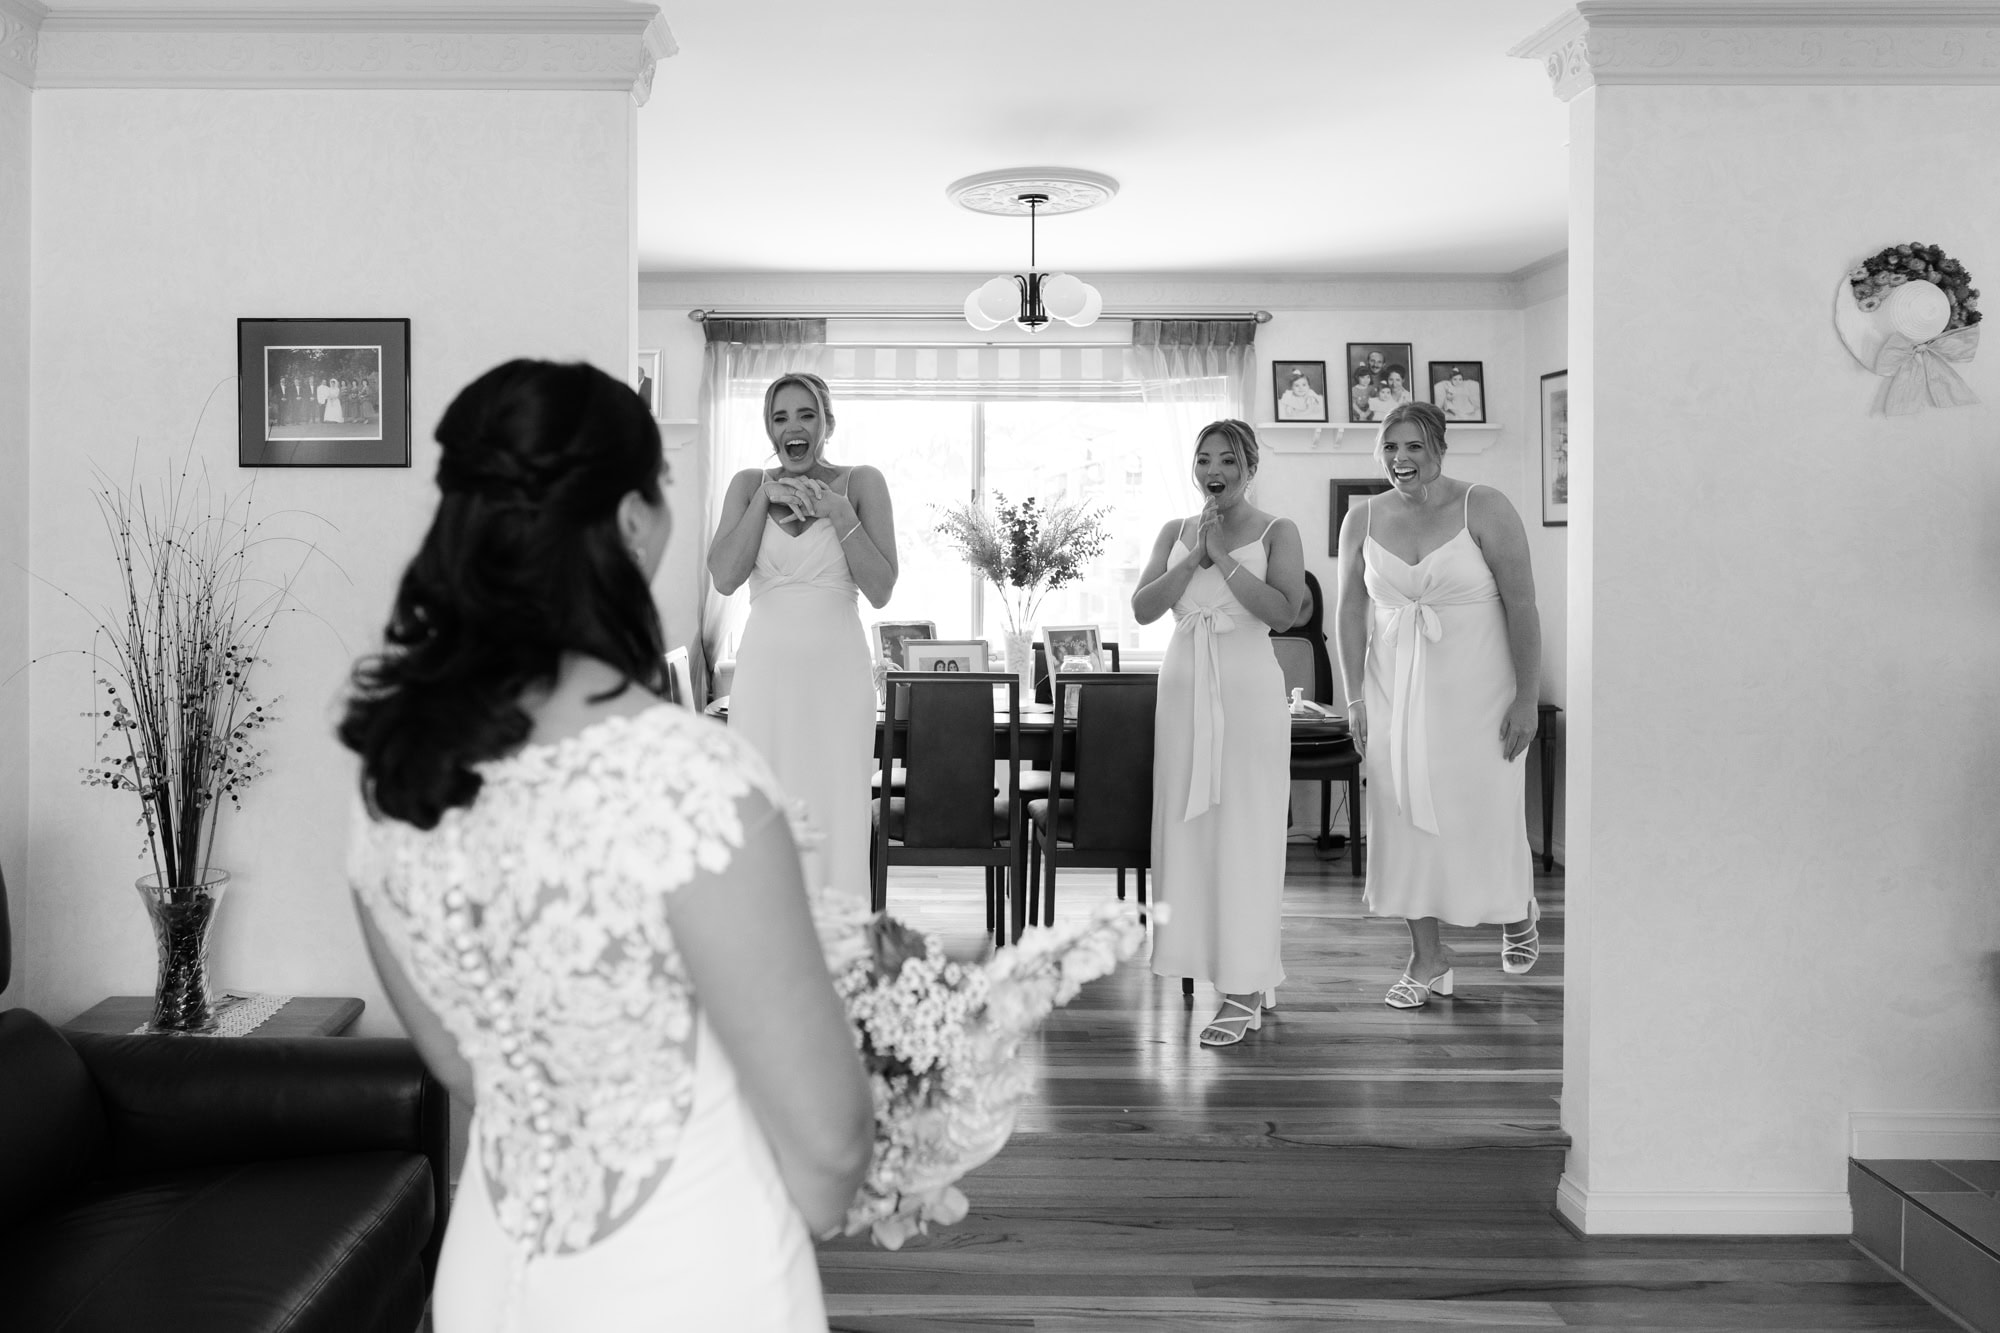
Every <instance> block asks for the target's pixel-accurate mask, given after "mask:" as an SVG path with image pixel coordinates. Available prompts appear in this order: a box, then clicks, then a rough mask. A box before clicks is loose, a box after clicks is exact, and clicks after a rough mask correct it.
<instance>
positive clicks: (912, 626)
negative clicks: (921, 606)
mask: <svg viewBox="0 0 2000 1333" xmlns="http://www.w3.org/2000/svg"><path fill="white" fill-rule="evenodd" d="M873 632H874V638H875V660H876V661H878V662H887V663H888V664H889V665H890V666H891V667H893V668H894V669H895V670H897V671H907V670H909V669H910V659H909V655H908V652H907V647H906V645H908V644H909V642H910V640H912V639H935V638H937V622H936V621H935V620H878V621H876V622H875V627H874V631H873Z"/></svg>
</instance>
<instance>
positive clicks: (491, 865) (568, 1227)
mask: <svg viewBox="0 0 2000 1333" xmlns="http://www.w3.org/2000/svg"><path fill="white" fill-rule="evenodd" d="M480 772H481V775H482V777H483V778H484V785H483V786H482V787H481V789H480V793H479V798H478V799H477V800H476V801H475V802H474V803H473V805H472V806H471V807H469V808H459V809H455V810H452V811H450V812H448V813H447V814H446V815H445V817H444V818H443V819H442V820H441V821H440V822H439V823H438V826H437V827H436V828H435V829H433V830H431V831H429V832H424V831H422V830H419V829H416V828H413V827H411V826H410V825H408V824H403V823H399V822H395V821H388V820H383V821H376V820H371V819H369V818H368V817H367V815H366V814H365V813H364V814H360V815H358V816H357V826H356V829H355V834H354V838H353V841H352V845H351V849H350V859H349V875H350V878H351V879H352V881H353V883H354V886H355V889H356V892H357V893H358V894H359V895H360V897H361V899H362V901H363V902H364V903H365V904H366V905H367V907H368V909H369V912H370V914H371V915H372V916H373V917H374V919H375V922H376V924H377V926H378V927H379V928H380V929H381V931H382V932H383V935H384V937H385V938H386V939H387V941H388V943H389V946H390V948H391V949H392V950H393V951H394V953H395V955H396V957H397V959H398V961H399V962H400V963H401V964H402V966H403V969H404V971H405V972H406V973H407V974H408V976H409V978H410V981H411V983H412V984H413V985H414V986H415V987H416V988H417V990H418V991H419V993H420V994H421V995H422V996H423V999H424V1002H425V1003H426V1004H428V1005H429V1006H430V1007H431V1008H432V1009H433V1010H434V1011H435V1012H436V1013H437V1014H438V1016H439V1018H440V1019H441V1021H442V1022H443V1023H444V1025H445V1027H446V1028H447V1030H449V1031H450V1033H451V1035H452V1036H453V1038H454V1039H456V1041H457V1042H458V1046H459V1050H460V1052H461V1053H462V1054H463V1055H464V1056H465V1058H466V1059H467V1061H468V1062H469V1063H470V1064H471V1065H472V1069H473V1074H474V1078H475V1082H476V1086H477V1094H478V1101H479V1114H478V1117H477V1120H476V1122H475V1123H476V1124H477V1125H478V1126H479V1131H480V1132H479V1135H478V1142H477V1143H475V1144H474V1145H473V1147H474V1151H475V1152H476V1154H477V1156H478V1159H479V1162H480V1165H481V1167H482V1168H483V1170H484V1173H485V1179H486V1182H487V1187H488V1190H489V1192H490V1194H491V1196H492V1198H493V1203H494V1211H495V1213H496V1215H497V1217H498V1219H499V1222H500V1225H501V1227H502V1229H503V1230H504V1231H505V1232H506V1233H507V1234H508V1236H510V1237H511V1238H513V1239H514V1240H515V1241H516V1242H517V1243H518V1244H520V1245H521V1246H522V1247H523V1249H524V1250H526V1251H527V1252H529V1253H530V1254H565V1253H572V1252H575V1251H578V1250H582V1249H585V1248H587V1247H589V1246H590V1245H592V1244H594V1243H596V1242H597V1241H599V1240H602V1239H603V1238H604V1237H606V1236H608V1235H610V1234H611V1233H612V1232H613V1231H615V1230H617V1229H618V1227H619V1225H620V1224H621V1223H622V1222H623V1221H624V1220H625V1219H627V1218H628V1217H630V1216H631V1215H632V1213H633V1212H634V1211H635V1210H636V1209H637V1208H638V1206H639V1205H640V1204H641V1203H643V1202H645V1200H646V1198H647V1197H648V1196H649V1195H651V1193H652V1191H653V1189H654V1188H655V1187H656V1186H657V1185H658V1184H659V1182H660V1181H661V1180H662V1179H663V1178H664V1177H665V1175H666V1172H667V1169H668V1168H669V1167H670V1166H671V1165H672V1163H673V1159H674V1154H675V1151H676V1149H677V1147H678V1144H679V1140H680V1135H681V1132H682V1130H683V1128H684V1127H685V1125H686V1122H687V1117H688V1113H689V1110H690V1108H691V1106H692V1103H693V1100H694V1059H695V1050H694V1035H695V1029H696V1024H695V1015H696V1010H695V1003H694V997H693V994H692V992H691V991H690V989H689V986H688V982H687V978H686V975H685V973H684V972H683V970H682V966H681V959H680V954H679V952H678V951H677V949H676V948H675V945H674V940H673V936H672V933H671V932H670V930H669V929H668V925H667V917H666V912H665V907H664V901H663V899H664V897H665V895H666V894H668V893H671V892H673V891H674V890H675V889H678V888H680V887H681V886H682V885H684V884H686V883H687V882H688V881H689V880H690V879H692V878H693V877H694V876H695V874H696V873H697V872H698V871H707V872H710V873H714V872H719V871H721V870H723V869H724V868H725V867H727V866H728V864H729V862H730V860H731V858H732V857H733V856H734V854H735V851H736V849H738V848H740V847H741V846H742V845H743V840H744V836H745V832H746V830H745V828H744V825H743V821H742V812H741V802H742V801H743V799H744V798H745V797H747V796H750V795H752V794H753V793H756V794H761V795H763V796H764V797H765V798H766V799H767V800H769V801H770V802H771V803H772V804H773V805H776V806H778V807H779V808H781V809H782V807H783V798H782V797H781V796H780V795H779V793H778V791H777V788H776V785H775V783H774V782H773V781H772V779H771V777H770V775H769V773H768V771H767V770H766V769H765V767H764V765H763V762H762V761H761V760H760V759H758V758H757V757H756V755H755V754H754V753H752V752H751V751H750V750H749V749H748V747H747V746H744V745H743V744H742V743H741V742H740V741H738V740H736V739H734V738H732V737H731V736H730V735H729V734H728V733H727V732H726V731H725V730H723V729H722V728H721V727H719V726H717V725H715V724H714V723H712V722H709V721H707V720H705V719H702V718H699V717H697V716H695V715H693V714H690V713H688V712H686V711H685V710H683V709H679V708H675V707H672V706H667V705H663V706H661V707H657V708H652V709H648V710H647V711H646V712H644V713H641V714H638V715H636V716H634V717H630V718H611V719H607V720H605V721H603V722H599V723H597V724H595V725H593V726H591V727H590V728H588V729H586V730H585V731H583V732H582V733H580V734H578V735H576V736H574V737H571V738H569V739H567V740H564V741H561V742H559V743H556V744H553V745H538V746H530V747H529V748H527V749H525V750H523V751H521V752H520V753H518V754H516V755H514V756H511V757H509V758H507V759H503V760H498V761H495V762H493V763H490V764H486V765H483V766H482V767H481V769H480Z"/></svg>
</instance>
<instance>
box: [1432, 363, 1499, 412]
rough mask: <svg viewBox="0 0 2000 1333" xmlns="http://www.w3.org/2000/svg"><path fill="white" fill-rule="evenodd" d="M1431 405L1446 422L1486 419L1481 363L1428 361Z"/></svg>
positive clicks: (1483, 373) (1483, 369)
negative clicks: (1429, 365)
mask: <svg viewBox="0 0 2000 1333" xmlns="http://www.w3.org/2000/svg"><path fill="white" fill-rule="evenodd" d="M1431 405H1432V406H1434V407H1436V408H1437V410H1438V411H1440V412H1442V413H1444V419H1445V420H1446V421H1474V422H1477V421H1484V420H1486V366H1485V363H1484V362H1480V361H1433V362H1431Z"/></svg>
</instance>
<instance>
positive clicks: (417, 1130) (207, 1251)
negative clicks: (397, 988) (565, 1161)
mask: <svg viewBox="0 0 2000 1333" xmlns="http://www.w3.org/2000/svg"><path fill="white" fill-rule="evenodd" d="M5 921H6V886H5V884H4V883H0V987H4V986H5V985H6V983H7V978H8V974H9V971H10V964H11V961H12V960H11V958H10V957H9V952H8V948H7V940H6V937H5V929H4V926H5ZM449 1133H450V1131H449V1117H448V1111H447V1102H446V1094H445V1091H444V1088H443V1087H442V1086H441V1085H440V1084H439V1083H438V1082H437V1081H436V1080H435V1079H433V1078H431V1077H430V1075H429V1074H428V1073H427V1072H426V1071H425V1069H424V1067H423V1064H422V1063H421V1062H420V1061H419V1060H418V1058H417V1054H416V1051H415V1049H414V1048H413V1047H412V1046H411V1045H410V1043H409V1042H407V1041H402V1040H389V1039H370V1038H355V1037H323V1038H286V1039H271V1038H257V1037H246V1038H238V1039H212V1038H200V1037H186V1038H174V1037H129V1036H128V1037H105V1036H94V1035H88V1034H80V1033H64V1032H61V1031H58V1030H57V1029H56V1028H54V1027H51V1026H50V1025H49V1024H48V1023H46V1022H44V1021H43V1020H42V1019H41V1018H39V1017H37V1016H36V1015H34V1014H32V1013H30V1012H28V1011H27V1010H25V1009H10V1010H7V1011H5V1012H0V1329H4V1330H6V1333H261V1331H264V1330H269V1331H271V1333H276V1331H277V1330H285V1333H322V1331H323V1333H374V1331H375V1330H381V1331H382V1333H390V1331H391V1330H393V1331H394V1333H411V1330H414V1329H416V1328H417V1327H418V1326H419V1324H420V1323H421V1322H422V1319H423V1311H424V1304H425V1301H426V1300H427V1298H428V1296H429V1293H430V1287H431V1279H432V1276H433V1274H434V1272H435V1270H436V1264H437V1254H438V1249H439V1246H440V1244H441V1242H442V1239H443V1233H444V1218H445V1213H446V1208H447V1204H448V1196H447V1191H448V1188H449V1184H448V1182H449V1175H448V1169H449V1168H448V1151H449Z"/></svg>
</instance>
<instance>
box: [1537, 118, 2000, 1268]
mask: <svg viewBox="0 0 2000 1333" xmlns="http://www.w3.org/2000/svg"><path fill="white" fill-rule="evenodd" d="M1572 107H1573V122H1572V125H1573V130H1572V141H1571V142H1572V151H1573V152H1574V153H1576V154H1578V155H1579V158H1580V166H1579V170H1580V172H1587V173H1588V174H1589V175H1590V177H1591V180H1590V181H1589V183H1588V188H1586V189H1584V190H1581V191H1579V192H1578V196H1577V198H1576V200H1575V204H1576V206H1577V207H1578V209H1579V210H1580V214H1579V219H1578V223H1577V226H1576V227H1575V228H1574V229H1573V235H1572V251H1571V283H1572V296H1573V298H1574V300H1575V301H1576V305H1574V306H1573V307H1572V321H1571V329H1570V334H1571V340H1572V345H1573V347H1574V348H1576V349H1578V352H1579V355H1578V359H1577V361H1575V362H1573V363H1572V365H1571V367H1570V369H1571V372H1572V377H1573V378H1572V387H1573V389H1574V388H1575V387H1576V385H1577V378H1576V377H1578V376H1584V377H1588V380H1587V382H1586V385H1585V392H1584V393H1583V394H1582V395H1581V396H1575V395H1573V398H1572V409H1573V413H1574V415H1573V417H1572V420H1573V423H1574V424H1575V426H1576V439H1577V445H1578V446H1579V447H1578V453H1579V454H1580V455H1581V458H1580V464H1579V469H1578V475H1577V478H1576V482H1577V499H1576V500H1573V501H1572V506H1571V513H1572V527H1571V528H1570V533H1569V540H1570V542H1571V543H1572V547H1573V555H1572V563H1571V573H1572V578H1573V579H1575V580H1576V582H1575V583H1574V584H1573V586H1572V588H1571V602H1572V615H1571V617H1570V625H1571V630H1572V633H1573V635H1574V637H1573V639H1572V643H1571V653H1570V662H1571V672H1570V677H1569V680H1568V691H1569V698H1570V703H1571V716H1572V718H1573V719H1575V720H1576V722H1577V725H1576V726H1574V727H1573V728H1572V730H1571V735H1570V760H1571V769H1570V773H1571V779H1572V787H1571V789H1572V792H1573V793H1575V794H1577V795H1575V796H1573V798H1572V802H1571V808H1570V816H1571V825H1570V829H1569V846H1570V850H1571V852H1572V854H1573V857H1572V860H1571V863H1570V883H1571V900H1572V903H1573V905H1579V906H1582V907H1583V909H1584V912H1583V915H1584V917H1585V918H1586V919H1585V921H1584V922H1583V923H1581V924H1582V927H1583V928H1582V929H1581V930H1579V921H1578V916H1577V914H1576V913H1575V912H1573V913H1572V917H1571V933H1570V937H1569V968H1568V989H1567V1001H1566V1011H1567V1012H1568V1013H1569V1014H1570V1015H1572V1016H1577V1015H1587V1016H1588V1018H1587V1022H1584V1023H1577V1022H1576V1020H1575V1018H1574V1017H1573V1018H1572V1029H1571V1032H1570V1033H1569V1034H1568V1036H1569V1040H1568V1042H1567V1046H1566V1052H1565V1055H1566V1060H1565V1063H1566V1074H1565V1110H1566V1115H1567V1122H1568V1123H1569V1125H1570V1128H1571V1131H1572V1134H1573V1135H1574V1136H1575V1140H1576V1143H1575V1148H1574V1149H1573V1151H1572V1152H1571V1155H1570V1163H1569V1170H1568V1173H1567V1176H1566V1179H1565V1184H1564V1199H1563V1204H1564V1207H1565V1209H1566V1211H1569V1212H1570V1213H1571V1215H1572V1216H1574V1217H1578V1218H1579V1219H1580V1220H1582V1221H1583V1222H1584V1223H1585V1225H1586V1226H1588V1227H1589V1228H1590V1229H1591V1230H1597V1231H1606V1230H1649V1231H1668V1230H1703V1231H1717V1230H1743V1231H1757V1230H1772V1231H1801V1230H1827V1231H1841V1230H1844V1229H1845V1226H1846V1208H1845V1198H1844V1164H1843V1160H1842V1159H1843V1158H1844V1157H1845V1156H1846V1155H1847V1151H1848V1143H1849V1141H1848V1134H1847V1130H1848V1121H1847V1117H1848V1115H1849V1114H1850V1113H1851V1112H1855V1111H1882V1112H1897V1113H1924V1112H1967V1113H1975V1114H1984V1115H1985V1116H1987V1117H1988V1118H1989V1121H1990V1122H1992V1123H2000V1117H1996V1116H1995V1112H1996V1111H2000V894H1996V892H1995V888H1994V867H1995V865H1996V864H2000V820H1996V819H1995V818H1994V803H1995V797H1996V794H2000V687H1996V681H2000V450H1996V448H1995V441H1996V437H2000V407H1996V406H1995V404H1996V403H2000V356H1996V353H1995V351H1994V350H1993V349H1991V348H1988V349H1986V351H1985V352H1984V354H1983V355H1982V356H1981V357H1980V358H1979V359H1978V360H1976V361H1975V362H1973V363H1972V364H1971V365H1970V366H1969V367H1968V368H1967V374H1966V378H1967V380H1968V382H1969V383H1970V384H1971V385H1972V386H1973V388H1974V389H1975V390H1976V391H1977V392H1978V393H1979V394H1980V396H1981V397H1982V398H1983V399H1984V400H1985V403H1984V404H1983V405H1981V406H1977V407H1971V408H1959V409H1953V410H1945V411H1940V410H1926V411H1924V412H1922V413H1920V414H1918V415H1916V416H1910V417H1900V418H1893V419H1884V418H1882V417H1879V416H1873V415H1871V414H1870V404H1871V401H1872V398H1873V395H1874V393H1875V391H1876V388H1877V385H1878V383H1879V381H1877V380H1876V379H1875V378H1874V377H1873V376H1871V375H1870V374H1868V373H1867V372H1865V371H1864V370H1862V369H1861V368H1860V367H1859V366H1857V365H1856V364H1855V363H1854V362H1853V360H1852V359H1851V358H1850V357H1849V355H1848V354H1847V352H1846V351H1845V350H1844V349H1843V347H1842V346H1841V344H1840V342H1839V341H1838V340H1837V339H1836V337H1835V335H1834V331H1833V329H1832V327H1831V321H1830V319H1829V304H1830V302H1831V301H1832V299H1833V293H1834V289H1835V283H1836V282H1837V281H1838V280H1839V279H1840V277H1841V275H1842V274H1843V272H1844V271H1845V270H1847V269H1848V268H1849V267H1850V266H1851V265H1853V264H1854V263H1856V262H1857V261H1858V260H1859V259H1861V258H1862V257H1864V256H1865V255H1867V254H1869V253H1871V252H1873V251H1874V250H1876V249H1877V248H1879V247H1881V246H1883V245H1885V244H1892V243H1895V242H1899V241H1905V240H1923V241H1934V242H1936V243H1938V244H1940V245H1942V246H1944V248H1945V249H1946V250H1947V251H1948V252H1950V253H1952V254H1954V255H1956V256H1957V257H1958V258H1960V259H1961V260H1963V261H1964V262H1965V263H1966V265H1967V266H1968V267H1969V268H1970V269H1971V270H1972V271H1973V273H1974V274H1975V276H1976V277H1978V278H1984V279H1985V282H1986V284H1987V285H1989V286H1990V284H1991V283H1992V282H1993V281H1994V278H1995V275H1996V273H2000V235H1997V234H1996V232H1995V229H1994V227H1993V222H1992V219H1993V217H1994V215H1995V213H1996V211H2000V182H1997V181H1996V180H1995V178H1994V176H1993V173H1992V172H1991V171H1990V170H1989V169H1988V168H1989V167H1990V165H1991V160H1992V145H1993V144H1994V143H1995V142H1996V141H2000V88H1981V87H1939V88H1921V87H1874V88H1862V87H1852V88H1839V87H1765V88H1757V87H1731V88H1716V87H1634V86H1612V87H1602V86H1600V87H1597V88H1595V89H1594V90H1592V91H1590V92H1587V93H1585V94H1584V95H1582V96H1580V97H1579V98H1578V99H1577V100H1576V101H1575V102H1573V103H1572ZM1857 164H1865V166H1862V167H1860V168H1857ZM1746 217H1754V218H1755V219H1756V226H1755V227H1754V228H1752V227H1748V226H1746V223H1745V218H1746ZM1589 381H1594V382H1589ZM1579 507H1582V508H1584V509H1586V510H1587V511H1589V512H1588V516H1587V518H1585V519H1584V520H1583V521H1578V510H1579ZM1577 796H1581V797H1582V798H1583V799H1577ZM1580 843H1581V844H1583V845H1581V846H1580V845H1579V844H1580Z"/></svg>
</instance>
